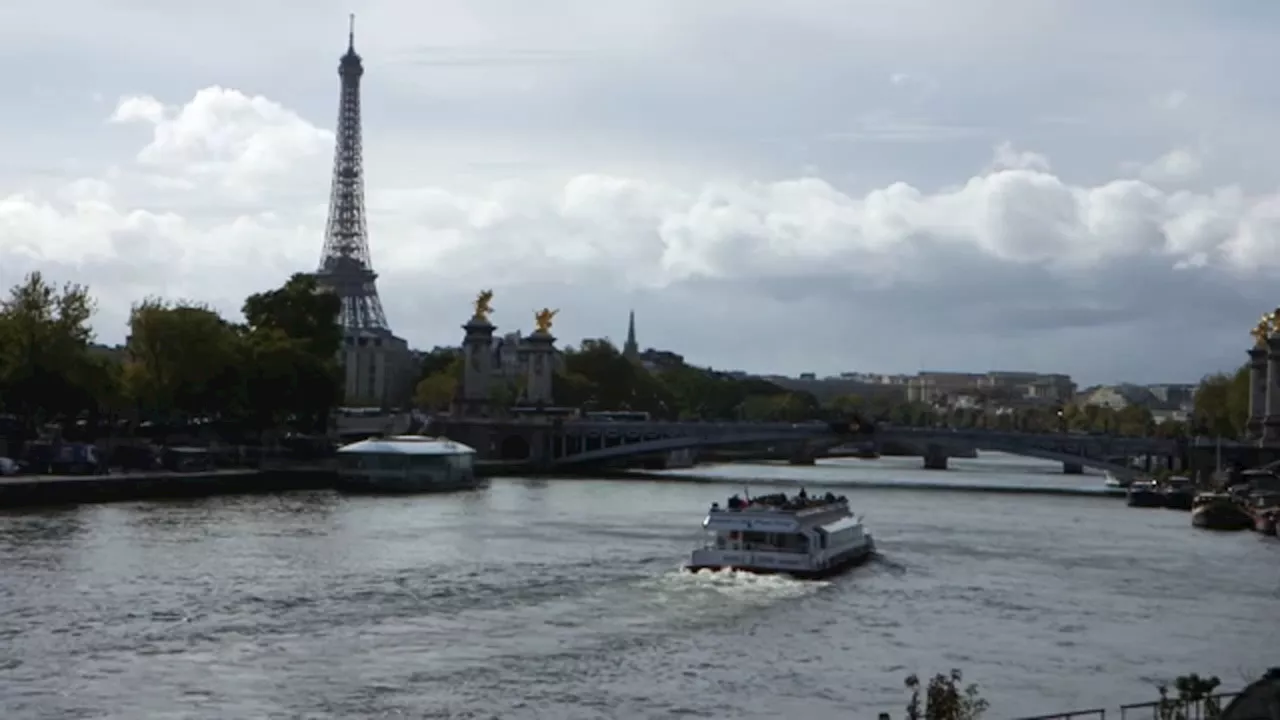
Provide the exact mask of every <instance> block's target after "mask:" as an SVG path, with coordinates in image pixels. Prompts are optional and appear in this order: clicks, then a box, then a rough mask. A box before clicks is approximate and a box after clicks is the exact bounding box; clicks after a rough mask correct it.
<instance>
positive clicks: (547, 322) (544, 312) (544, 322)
mask: <svg viewBox="0 0 1280 720" xmlns="http://www.w3.org/2000/svg"><path fill="white" fill-rule="evenodd" d="M559 312H560V311H559V310H552V309H550V308H542V309H541V310H539V311H537V312H535V313H534V314H533V323H534V326H535V330H534V332H536V333H540V334H542V335H547V334H550V332H551V321H552V320H554V319H555V317H556V315H557V314H558V313H559Z"/></svg>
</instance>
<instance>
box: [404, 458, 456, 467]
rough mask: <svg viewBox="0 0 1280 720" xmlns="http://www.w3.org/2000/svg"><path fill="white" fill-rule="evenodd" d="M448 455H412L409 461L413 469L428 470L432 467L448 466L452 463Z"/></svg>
mask: <svg viewBox="0 0 1280 720" xmlns="http://www.w3.org/2000/svg"><path fill="white" fill-rule="evenodd" d="M449 458H450V456H448V455H414V456H413V462H412V463H411V464H412V466H413V469H415V470H429V469H432V468H443V467H448V466H449V465H451V464H452V463H450V462H449Z"/></svg>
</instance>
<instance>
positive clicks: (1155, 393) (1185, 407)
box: [1080, 383, 1195, 423]
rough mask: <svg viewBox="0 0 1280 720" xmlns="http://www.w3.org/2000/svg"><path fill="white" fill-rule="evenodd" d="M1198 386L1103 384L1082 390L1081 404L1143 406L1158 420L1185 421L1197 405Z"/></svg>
mask: <svg viewBox="0 0 1280 720" xmlns="http://www.w3.org/2000/svg"><path fill="white" fill-rule="evenodd" d="M1194 397H1195V386H1194V385H1188V384H1182V383H1179V384H1160V385H1134V384H1132V383H1120V384H1118V385H1100V386H1097V387H1092V388H1089V389H1087V390H1086V391H1085V392H1083V393H1081V396H1080V404H1081V405H1086V406H1089V405H1091V406H1094V407H1101V408H1108V409H1110V410H1123V409H1125V408H1127V407H1132V406H1136V407H1142V408H1146V409H1147V410H1148V411H1150V412H1151V416H1152V417H1153V418H1154V419H1155V421H1156V422H1160V423H1163V422H1169V421H1179V422H1181V421H1185V420H1186V419H1187V418H1188V417H1189V416H1190V414H1191V410H1192V409H1193V407H1194Z"/></svg>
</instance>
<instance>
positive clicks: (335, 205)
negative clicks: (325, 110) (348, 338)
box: [316, 14, 390, 332]
mask: <svg viewBox="0 0 1280 720" xmlns="http://www.w3.org/2000/svg"><path fill="white" fill-rule="evenodd" d="M348 27H349V29H348V33H347V53H346V54H345V55H343V56H342V58H341V59H340V60H339V61H338V77H339V78H340V79H341V81H342V83H341V91H340V93H339V100H338V129H337V132H336V133H335V135H336V138H335V143H334V150H333V181H332V188H331V190H330V192H329V219H328V222H327V223H325V230H324V250H323V252H322V253H321V255H320V267H319V269H318V270H317V271H316V282H317V283H318V284H319V285H320V287H322V288H324V289H326V290H329V291H331V292H333V293H335V294H337V295H338V297H340V298H342V314H341V316H340V318H339V322H340V323H341V324H342V326H343V328H345V329H347V330H382V331H387V332H390V328H389V327H388V326H387V316H386V314H385V313H384V312H383V311H382V300H381V299H380V298H379V297H378V286H377V279H378V275H377V273H375V272H374V271H373V263H372V261H371V260H370V256H369V228H368V225H367V224H366V219H365V207H364V159H363V147H362V139H361V131H360V78H361V77H362V76H363V75H364V64H363V62H362V61H361V60H360V56H359V55H358V54H356V16H355V15H354V14H353V15H351V17H350V24H349V26H348Z"/></svg>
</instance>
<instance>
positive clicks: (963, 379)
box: [907, 371, 983, 405]
mask: <svg viewBox="0 0 1280 720" xmlns="http://www.w3.org/2000/svg"><path fill="white" fill-rule="evenodd" d="M982 379H983V375H981V374H979V373H962V372H936V371H924V372H921V373H919V374H917V375H916V376H915V377H913V378H911V379H910V380H908V381H907V402H916V403H926V404H929V405H932V404H934V403H937V402H940V401H941V400H943V399H944V398H948V397H951V396H953V395H960V394H965V393H967V392H972V391H975V390H977V389H978V388H980V387H981V385H980V382H981V381H982Z"/></svg>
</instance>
